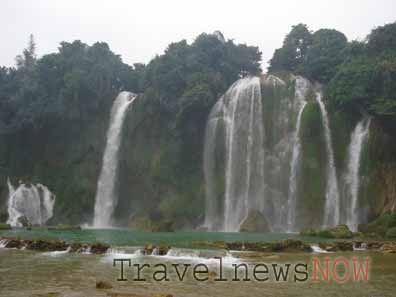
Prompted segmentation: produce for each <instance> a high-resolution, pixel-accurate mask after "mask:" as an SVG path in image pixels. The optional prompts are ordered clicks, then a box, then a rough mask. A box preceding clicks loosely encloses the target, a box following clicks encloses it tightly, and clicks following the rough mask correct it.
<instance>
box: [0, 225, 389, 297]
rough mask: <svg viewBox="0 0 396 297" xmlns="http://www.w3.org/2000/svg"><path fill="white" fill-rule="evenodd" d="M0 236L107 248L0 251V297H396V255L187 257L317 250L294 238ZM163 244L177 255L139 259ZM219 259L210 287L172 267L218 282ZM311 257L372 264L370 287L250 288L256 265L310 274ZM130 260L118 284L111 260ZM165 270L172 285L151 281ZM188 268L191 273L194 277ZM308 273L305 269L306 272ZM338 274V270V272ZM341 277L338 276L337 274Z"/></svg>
mask: <svg viewBox="0 0 396 297" xmlns="http://www.w3.org/2000/svg"><path fill="white" fill-rule="evenodd" d="M0 236H14V237H17V236H18V237H23V238H46V239H55V238H56V239H63V240H68V241H83V242H93V241H102V242H107V243H109V244H111V245H112V249H111V250H110V251H109V252H108V253H107V254H104V255H92V254H77V253H65V252H61V253H59V252H52V253H43V252H36V251H28V250H14V249H1V248H0V296H1V297H3V296H7V297H11V296H12V297H25V296H26V297H27V296H35V297H55V296H59V297H66V296H67V297H72V296H73V297H99V296H109V297H115V296H118V297H148V296H151V297H154V296H156V297H160V296H166V294H171V295H172V296H173V297H177V296H180V297H198V296H200V297H201V296H230V297H239V296H241V297H245V296H249V297H262V296H280V297H286V296H296V297H297V296H299V297H302V296H304V297H305V296H306V297H317V296H321V297H362V296H363V297H364V296H367V297H394V296H396V289H395V284H396V254H383V253H379V252H366V251H359V252H344V253H331V254H319V253H252V252H232V251H231V252H227V251H223V250H207V249H205V250H201V249H189V248H187V246H188V245H191V242H193V241H200V240H203V241H206V240H208V241H214V240H225V241H273V240H281V239H285V238H299V239H304V240H307V241H311V242H314V241H315V240H317V239H316V238H304V237H300V236H298V235H292V234H254V233H243V234H241V233H205V232H175V233H145V232H136V231H131V230H127V229H109V230H93V229H86V230H81V231H47V230H45V229H43V228H39V229H34V230H32V231H24V230H12V231H7V232H5V231H2V232H0ZM147 242H152V243H167V244H170V245H172V247H173V246H177V245H180V246H181V247H179V248H175V249H174V252H173V253H168V255H167V256H145V255H142V254H141V253H139V248H138V247H137V246H141V245H143V244H144V243H147ZM215 257H221V259H222V261H223V270H224V271H223V272H224V275H225V276H226V278H227V281H224V282H223V281H214V280H213V279H211V280H208V281H204V282H199V281H197V280H195V279H194V278H193V275H192V273H191V271H190V270H189V271H188V272H187V274H186V278H185V279H184V280H183V281H180V280H178V277H177V274H176V272H175V271H174V269H173V265H175V264H180V265H184V264H188V265H191V267H193V265H197V264H201V263H203V264H205V265H207V266H208V269H209V271H210V272H214V273H215V274H214V275H215V276H218V275H219V273H220V271H219V265H218V264H219V262H218V260H217V259H216V258H215ZM314 257H316V258H318V259H320V261H324V259H325V257H329V259H330V261H334V259H336V258H337V257H343V258H345V259H347V260H348V261H351V260H352V259H353V258H354V257H357V258H358V259H360V260H363V259H366V258H368V259H370V263H371V266H370V275H369V280H368V281H367V282H361V281H360V282H354V281H351V280H350V281H347V282H345V283H342V284H340V283H337V282H335V281H334V280H333V279H331V280H330V281H329V282H323V281H321V282H319V283H313V282H312V281H310V279H308V280H307V281H304V282H295V281H294V280H293V278H292V277H289V278H288V279H287V281H285V282H276V281H275V280H274V278H273V277H270V280H269V281H267V282H259V281H255V280H253V278H252V274H251V273H252V271H253V269H254V266H255V265H258V264H262V263H265V264H267V265H268V266H269V267H271V265H272V264H277V265H286V264H292V265H296V264H299V263H300V264H307V265H308V267H310V263H312V259H313V258H314ZM120 258H122V259H130V260H131V265H132V267H130V268H129V267H127V268H126V269H125V273H126V275H125V276H126V278H127V279H128V280H127V281H123V282H120V281H117V278H118V277H119V274H120V268H119V265H118V266H116V267H114V266H113V260H114V259H120ZM134 264H136V265H143V264H148V265H150V266H149V267H148V268H147V269H145V270H144V272H143V277H144V278H146V279H145V280H144V281H134V280H133V279H134V277H136V269H135V268H134ZM158 264H163V265H165V267H166V269H167V271H168V278H169V281H160V282H159V281H155V280H154V279H153V277H152V275H153V273H154V272H155V271H156V270H157V268H156V267H155V266H154V265H158ZM233 264H246V265H247V267H248V268H249V277H250V281H232V276H233V272H234V267H233V266H232V265H233ZM191 267H190V269H192V268H191ZM311 270H312V269H311V268H309V271H311ZM339 270H340V269H337V271H339ZM341 272H342V269H341ZM97 281H106V282H108V283H109V284H111V286H112V288H111V289H107V290H103V289H102V290H101V289H96V282H97Z"/></svg>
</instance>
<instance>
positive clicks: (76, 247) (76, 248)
mask: <svg viewBox="0 0 396 297" xmlns="http://www.w3.org/2000/svg"><path fill="white" fill-rule="evenodd" d="M69 247H70V251H71V252H73V253H75V252H78V251H81V249H82V244H81V243H79V242H73V243H71V244H70V245H69Z"/></svg>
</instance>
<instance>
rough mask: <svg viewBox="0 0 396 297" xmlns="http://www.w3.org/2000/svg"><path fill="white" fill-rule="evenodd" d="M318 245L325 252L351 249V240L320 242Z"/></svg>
mask: <svg viewBox="0 0 396 297" xmlns="http://www.w3.org/2000/svg"><path fill="white" fill-rule="evenodd" d="M319 247H320V248H321V249H323V250H325V251H327V252H338V251H343V252H344V251H353V242H352V241H335V242H321V243H319Z"/></svg>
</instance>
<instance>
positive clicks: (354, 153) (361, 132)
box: [345, 118, 371, 231]
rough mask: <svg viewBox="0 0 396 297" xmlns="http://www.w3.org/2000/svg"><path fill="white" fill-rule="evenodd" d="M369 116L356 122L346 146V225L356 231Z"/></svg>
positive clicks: (359, 221)
mask: <svg viewBox="0 0 396 297" xmlns="http://www.w3.org/2000/svg"><path fill="white" fill-rule="evenodd" d="M370 122H371V119H370V118H365V119H363V120H361V121H360V122H358V123H357V125H356V127H355V129H354V130H353V132H352V135H351V142H350V144H349V147H348V167H347V173H346V175H345V182H346V184H347V187H348V194H349V202H350V203H349V207H348V208H347V210H348V213H347V225H348V226H349V228H350V229H351V230H353V231H357V226H358V224H359V223H362V221H361V218H360V215H359V208H358V206H359V205H358V203H359V187H360V176H359V171H360V159H361V153H362V148H363V145H364V144H365V143H366V141H367V140H368V137H369V128H370Z"/></svg>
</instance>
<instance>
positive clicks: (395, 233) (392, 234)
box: [385, 227, 396, 238]
mask: <svg viewBox="0 0 396 297" xmlns="http://www.w3.org/2000/svg"><path fill="white" fill-rule="evenodd" d="M385 237H387V238H396V227H392V228H389V229H388V230H387V231H386V234H385Z"/></svg>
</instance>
